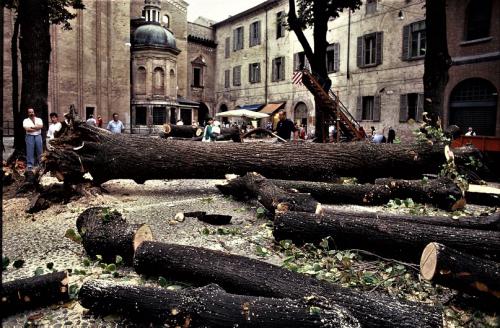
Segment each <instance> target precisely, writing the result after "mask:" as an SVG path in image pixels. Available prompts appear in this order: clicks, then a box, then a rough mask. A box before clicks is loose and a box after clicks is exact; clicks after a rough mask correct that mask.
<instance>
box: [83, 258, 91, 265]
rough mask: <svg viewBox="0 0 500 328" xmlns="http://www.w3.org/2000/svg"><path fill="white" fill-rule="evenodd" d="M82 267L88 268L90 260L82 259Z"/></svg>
mask: <svg viewBox="0 0 500 328" xmlns="http://www.w3.org/2000/svg"><path fill="white" fill-rule="evenodd" d="M83 265H84V266H86V267H88V266H90V260H89V259H88V258H84V259H83Z"/></svg>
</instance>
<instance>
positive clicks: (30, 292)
mask: <svg viewBox="0 0 500 328" xmlns="http://www.w3.org/2000/svg"><path fill="white" fill-rule="evenodd" d="M68 282H69V278H68V273H67V272H65V271H64V272H53V273H49V274H45V275H40V276H34V277H31V278H26V279H19V280H13V281H8V282H3V283H2V287H1V293H0V294H1V301H0V304H1V305H2V317H4V316H8V315H11V314H14V313H18V312H21V311H24V310H28V309H33V308H37V307H42V306H47V305H51V304H56V303H63V302H66V301H68V300H69V288H68Z"/></svg>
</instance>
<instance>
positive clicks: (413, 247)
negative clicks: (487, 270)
mask: <svg viewBox="0 0 500 328" xmlns="http://www.w3.org/2000/svg"><path fill="white" fill-rule="evenodd" d="M273 233H274V238H276V240H278V241H279V240H284V239H291V240H292V241H294V242H296V243H303V242H313V243H317V242H318V243H319V242H321V240H322V239H323V238H326V237H329V236H330V237H332V238H333V242H334V247H337V248H342V249H350V248H360V249H365V250H369V251H372V252H375V253H380V254H386V255H389V256H394V257H398V258H403V259H405V260H407V261H413V262H418V260H419V259H420V255H421V252H422V250H423V249H424V247H425V245H427V244H428V243H430V242H433V241H435V242H439V243H443V244H445V245H447V246H449V247H453V248H455V249H457V250H462V251H466V252H468V253H471V254H476V255H478V256H481V257H484V256H487V257H498V256H499V255H500V231H486V230H475V229H461V228H456V227H446V226H440V225H430V224H420V223H415V222H406V221H402V220H393V219H391V220H388V219H381V218H374V217H367V216H365V215H364V214H352V215H350V216H347V215H345V213H338V214H337V213H328V212H326V213H324V214H322V215H314V214H311V213H303V212H302V213H300V212H285V213H278V214H277V215H276V217H275V219H274V232H273Z"/></svg>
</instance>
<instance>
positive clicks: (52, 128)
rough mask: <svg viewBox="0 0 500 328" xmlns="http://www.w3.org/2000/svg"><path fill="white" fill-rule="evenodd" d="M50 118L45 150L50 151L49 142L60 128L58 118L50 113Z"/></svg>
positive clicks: (55, 114)
mask: <svg viewBox="0 0 500 328" xmlns="http://www.w3.org/2000/svg"><path fill="white" fill-rule="evenodd" d="M49 118H50V124H49V129H48V130H47V140H46V144H47V148H48V149H50V144H49V141H50V140H52V139H54V138H55V133H56V132H58V131H60V130H61V128H62V124H61V122H59V116H57V113H50V115H49Z"/></svg>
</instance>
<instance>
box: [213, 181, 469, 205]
mask: <svg viewBox="0 0 500 328" xmlns="http://www.w3.org/2000/svg"><path fill="white" fill-rule="evenodd" d="M239 179H243V178H239ZM242 182H243V181H241V182H240V181H239V180H238V179H233V180H231V181H229V182H228V183H227V184H225V185H223V186H217V187H218V188H219V190H221V191H222V192H223V193H225V194H232V195H235V194H238V193H241V192H242V187H244V186H245V183H242ZM269 182H271V183H272V184H274V185H276V186H278V187H280V188H282V189H285V190H295V191H299V192H301V193H309V194H311V196H312V197H313V198H314V199H316V200H317V201H319V202H321V203H325V204H359V205H381V204H387V202H388V201H389V200H391V199H395V198H400V199H406V198H412V199H413V200H414V201H415V202H418V203H430V204H434V205H436V206H437V207H440V208H443V209H445V210H457V209H459V208H462V207H463V206H464V205H465V202H464V200H463V198H462V191H461V190H460V188H459V187H458V186H457V185H456V183H454V182H453V181H452V180H450V179H448V178H439V179H435V180H428V181H425V180H394V179H377V180H376V181H375V184H348V185H347V184H338V183H328V182H314V181H295V180H277V179H272V180H270V181H269ZM295 211H300V210H295ZM304 212H307V211H304Z"/></svg>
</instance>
